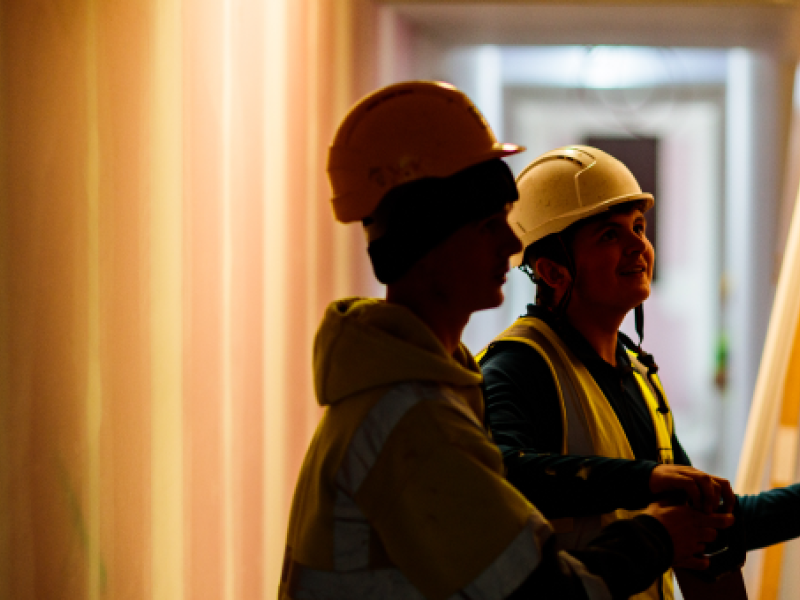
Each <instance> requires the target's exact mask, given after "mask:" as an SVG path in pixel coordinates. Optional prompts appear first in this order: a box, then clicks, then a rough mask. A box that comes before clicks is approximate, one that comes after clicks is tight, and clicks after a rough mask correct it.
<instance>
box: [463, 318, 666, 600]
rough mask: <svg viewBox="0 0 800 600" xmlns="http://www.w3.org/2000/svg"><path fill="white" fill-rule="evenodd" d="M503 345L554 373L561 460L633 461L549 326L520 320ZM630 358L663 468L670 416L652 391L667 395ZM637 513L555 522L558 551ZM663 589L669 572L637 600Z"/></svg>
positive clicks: (598, 396) (613, 421)
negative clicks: (527, 352) (525, 352)
mask: <svg viewBox="0 0 800 600" xmlns="http://www.w3.org/2000/svg"><path fill="white" fill-rule="evenodd" d="M500 341H503V342H519V343H523V344H526V345H528V346H531V347H532V348H534V349H535V350H536V351H537V352H538V353H539V355H540V356H541V357H542V358H544V360H545V362H546V363H547V365H548V367H549V368H550V371H551V372H552V374H553V379H554V381H555V384H556V390H557V391H558V396H559V399H560V401H561V402H560V404H561V425H562V431H563V438H562V443H561V452H562V454H565V455H567V454H568V455H574V456H604V457H607V458H625V459H630V460H634V459H635V456H634V454H633V450H631V446H630V442H629V441H628V437H627V436H626V435H625V431H624V429H623V428H622V425H621V424H620V422H619V419H618V418H617V415H616V413H615V412H614V409H613V408H612V407H611V405H610V404H609V402H608V399H607V398H606V397H605V394H603V391H602V390H601V389H600V387H599V386H598V385H597V382H596V381H595V380H594V378H593V377H592V375H591V374H590V373H589V371H588V369H587V368H586V366H585V365H584V364H583V363H582V362H581V361H580V360H579V359H578V358H577V357H576V356H575V355H574V354H573V353H572V351H571V350H570V349H569V348H568V347H567V346H566V345H565V344H564V342H563V341H562V340H561V338H560V337H559V336H558V335H557V334H556V333H555V332H554V331H553V330H552V329H551V328H550V327H549V326H548V325H547V324H546V323H544V322H543V321H542V320H540V319H537V318H534V317H521V318H519V319H517V320H516V321H515V322H514V324H513V325H511V327H509V328H508V329H506V330H505V331H503V332H502V333H501V334H500V335H498V336H497V337H496V338H495V340H494V341H493V342H492V344H490V346H489V348H491V347H492V345H493V344H495V343H497V342H500ZM489 348H487V350H488V349H489ZM487 350H484V351H483V352H482V353H480V354H479V355H478V356H477V358H478V359H479V360H480V359H481V358H482V357H483V356H484V354H485V353H486V351H487ZM628 354H629V356H630V359H631V364H632V365H633V367H634V372H633V374H634V377H635V378H636V381H637V383H638V384H639V387H640V389H641V391H642V396H643V397H644V399H645V401H646V402H647V408H648V409H649V412H650V416H651V417H652V419H653V428H654V430H655V433H656V443H657V444H658V454H659V462H660V463H664V464H671V463H672V462H673V454H672V431H673V421H672V413H671V412H667V413H666V414H663V413H661V412H659V410H658V401H657V396H656V393H655V390H654V389H653V388H652V385H657V386H658V388H659V391H660V392H661V395H662V397H663V398H664V401H665V402H666V394H664V391H663V388H662V387H661V383H660V381H659V380H658V377H657V376H655V375H654V376H653V378H652V379H653V381H652V382H651V380H650V379H649V378H648V377H647V368H646V367H645V366H644V365H642V364H641V363H640V362H639V361H638V360H637V358H636V355H635V353H633V352H630V351H629V352H628ZM639 512H641V511H629V510H622V509H620V510H615V511H613V512H610V513H607V514H604V515H592V516H588V517H577V518H563V519H554V520H551V521H550V523H551V524H552V525H553V527H554V529H555V531H556V537H557V539H558V542H559V545H560V546H561V547H562V548H564V549H566V550H572V549H580V548H584V547H586V545H587V544H588V543H589V542H590V541H591V540H592V539H593V538H595V537H596V536H597V534H598V533H599V532H600V530H601V529H602V528H603V527H605V526H606V525H608V524H609V523H612V522H614V521H616V520H617V519H629V518H631V517H633V516H635V515H636V514H638V513H639ZM662 586H663V591H664V595H663V598H664V600H672V599H673V578H672V571H671V570H670V571H667V573H665V574H664V578H663V583H662V584H661V585H659V582H658V581H657V582H656V583H654V584H653V585H652V586H651V587H650V588H649V589H647V590H646V591H644V592H642V593H641V594H637V595H636V596H633V598H635V599H637V600H644V599H648V600H657V599H659V598H661V594H660V593H659V588H660V587H662Z"/></svg>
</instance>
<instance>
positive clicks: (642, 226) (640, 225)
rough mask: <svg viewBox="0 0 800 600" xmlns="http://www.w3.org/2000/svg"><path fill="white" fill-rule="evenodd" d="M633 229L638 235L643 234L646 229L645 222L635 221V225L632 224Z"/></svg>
mask: <svg viewBox="0 0 800 600" xmlns="http://www.w3.org/2000/svg"><path fill="white" fill-rule="evenodd" d="M633 230H634V231H635V232H636V233H637V234H638V235H644V234H645V231H646V230H647V226H646V224H645V223H636V225H634V226H633Z"/></svg>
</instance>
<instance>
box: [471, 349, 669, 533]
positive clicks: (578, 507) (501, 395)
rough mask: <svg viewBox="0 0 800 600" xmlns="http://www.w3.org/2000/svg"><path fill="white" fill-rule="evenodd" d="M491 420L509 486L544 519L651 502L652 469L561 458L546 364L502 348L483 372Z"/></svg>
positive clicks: (555, 401)
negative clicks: (538, 511) (529, 502)
mask: <svg viewBox="0 0 800 600" xmlns="http://www.w3.org/2000/svg"><path fill="white" fill-rule="evenodd" d="M482 370H483V374H484V380H485V392H486V417H487V423H488V425H489V428H490V429H491V431H492V436H493V439H494V441H495V443H496V444H497V445H498V447H499V448H500V451H501V453H502V454H503V460H504V461H505V464H506V467H507V469H508V473H507V477H508V480H509V481H510V482H511V483H512V484H513V485H514V486H515V487H516V488H517V489H519V490H520V492H522V494H523V495H525V497H526V498H528V500H530V501H531V502H532V503H533V504H534V505H536V507H537V508H538V509H539V510H541V511H542V512H543V513H544V515H545V516H546V517H547V518H550V519H555V518H560V517H578V516H583V515H592V514H602V513H607V512H610V511H612V510H616V509H619V508H624V509H629V510H635V509H640V508H644V507H645V506H646V505H647V504H649V503H650V502H652V501H653V497H652V494H651V493H650V490H649V480H650V474H651V472H652V471H653V469H654V468H655V467H656V463H655V462H651V461H643V460H625V459H610V458H602V457H584V456H569V455H562V454H560V452H561V438H562V425H561V413H560V407H559V398H558V393H557V391H556V386H555V381H554V380H553V376H552V374H551V372H550V369H549V367H548V366H547V364H546V363H545V361H544V359H542V357H541V356H539V354H538V353H537V352H536V351H535V350H534V349H533V348H529V347H528V346H525V345H523V344H518V343H509V344H505V345H504V347H503V351H502V352H496V353H493V354H490V355H489V356H488V357H487V358H486V359H485V361H484V363H483V365H482Z"/></svg>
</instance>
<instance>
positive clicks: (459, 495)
mask: <svg viewBox="0 0 800 600" xmlns="http://www.w3.org/2000/svg"><path fill="white" fill-rule="evenodd" d="M521 150H522V148H520V147H519V146H515V145H513V144H501V143H498V142H497V140H496V139H495V137H494V134H493V133H492V132H491V130H490V129H489V127H488V125H487V124H486V122H485V120H484V119H483V117H482V116H481V115H480V113H479V112H478V110H477V109H476V108H475V106H474V105H473V104H472V103H471V102H470V100H469V99H468V98H467V97H466V96H465V95H464V94H463V93H461V92H459V91H458V90H456V89H455V88H453V87H452V86H450V85H448V84H442V83H434V82H407V83H400V84H395V85H391V86H388V87H386V88H383V89H381V90H378V91H377V92H375V93H373V94H371V95H369V96H367V97H366V98H364V99H363V100H361V101H360V102H359V103H357V104H356V105H355V106H354V107H353V109H351V111H350V113H349V114H348V115H347V117H346V118H345V119H344V121H343V122H342V124H341V125H340V127H339V129H338V131H337V133H336V136H335V138H334V141H333V144H332V147H331V150H330V155H329V161H328V172H329V177H330V180H331V184H332V188H333V194H334V196H333V200H332V203H333V209H334V213H335V215H336V217H337V219H338V220H339V221H342V222H353V221H361V222H362V223H363V225H364V228H365V230H366V234H367V239H368V243H369V246H368V253H369V255H370V258H371V261H372V265H373V268H374V271H375V274H376V277H377V278H378V280H379V281H381V282H383V283H385V284H386V286H387V287H386V299H385V300H378V299H370V298H346V299H342V300H338V301H336V302H333V303H332V304H331V305H330V306H329V307H328V309H327V311H326V313H325V315H324V317H323V320H322V323H321V324H320V327H319V330H318V332H317V335H316V339H315V342H314V357H313V365H314V385H315V391H316V395H317V399H318V401H319V403H320V404H321V405H322V406H324V407H325V413H324V415H323V417H322V419H321V421H320V423H319V426H318V428H317V431H316V433H315V435H314V437H313V439H312V441H311V444H310V446H309V449H308V452H307V454H306V457H305V460H304V463H303V466H302V469H301V472H300V476H299V479H298V483H297V488H296V490H295V495H294V499H293V503H292V511H291V515H290V520H289V528H288V534H287V546H286V552H285V557H284V565H283V572H282V577H281V583H280V588H279V598H280V599H281V600H288V599H290V598H293V599H297V600H300V599H303V598H314V599H340V598H341V599H345V598H347V599H356V600H357V599H362V598H363V599H367V598H370V599H372V598H381V599H394V598H397V599H420V598H431V599H435V600H438V599H445V598H464V599H466V598H483V599H486V600H491V599H497V600H500V599H502V598H531V597H536V598H563V599H567V600H569V599H573V598H575V599H578V598H581V599H583V598H626V597H628V596H629V595H631V594H633V593H636V592H638V591H640V590H643V589H645V588H647V587H648V586H649V585H650V584H651V583H652V582H653V581H654V580H655V579H656V578H657V577H658V576H659V575H660V574H661V573H663V572H664V571H665V570H666V568H667V567H668V566H669V564H671V563H672V562H673V561H674V560H684V559H689V558H690V557H691V556H692V555H693V554H696V553H697V552H698V551H700V550H701V549H702V548H703V545H704V544H705V543H707V542H709V541H711V540H712V539H713V538H714V537H715V536H716V529H718V528H721V527H725V526H728V525H730V523H731V522H732V517H731V516H730V515H705V514H703V513H701V512H698V511H695V510H693V509H691V508H688V507H686V506H665V505H661V504H653V505H651V506H649V507H648V508H647V509H646V511H645V513H644V514H642V515H641V516H638V517H636V518H635V519H632V520H627V521H624V522H620V523H616V524H614V525H613V526H611V527H609V528H607V529H605V530H604V531H603V532H601V533H600V535H599V536H598V537H597V538H596V539H595V540H594V541H593V542H592V543H591V544H589V545H588V546H587V547H586V548H585V549H583V550H581V551H579V552H574V553H571V554H567V553H565V552H560V551H558V550H557V549H556V547H555V544H554V537H553V530H552V527H551V526H550V525H549V524H548V522H547V521H546V520H545V519H544V518H543V517H542V516H541V514H540V513H539V512H538V511H537V509H536V508H534V507H533V506H532V505H531V504H530V503H529V502H528V501H527V500H525V498H524V497H523V496H522V495H521V494H520V493H519V492H518V491H517V490H516V489H514V487H513V486H511V485H510V484H509V483H508V482H507V481H506V480H505V478H504V477H503V464H502V458H501V455H500V453H499V451H498V450H497V447H496V446H495V445H494V444H493V443H492V441H491V438H490V435H489V433H488V431H487V429H486V426H485V423H484V410H483V397H482V391H481V384H482V376H481V374H480V371H479V369H478V367H477V364H476V363H475V361H474V359H473V357H472V356H471V355H470V353H469V351H468V350H467V349H466V347H465V346H464V345H463V344H462V343H461V342H460V337H461V332H462V330H463V328H464V326H465V325H466V323H467V321H468V319H469V317H470V315H471V314H472V313H473V312H475V311H477V310H481V309H484V308H489V307H493V306H497V305H499V304H500V303H501V302H502V299H503V295H502V292H501V286H502V284H503V282H504V281H505V276H506V273H507V271H508V260H509V257H510V256H512V255H513V254H515V253H516V252H518V251H519V250H520V249H521V246H520V242H519V240H518V238H517V237H516V236H515V235H514V233H513V231H512V230H511V228H510V227H509V224H508V220H507V215H508V211H509V209H510V207H511V205H512V203H513V202H514V201H515V200H516V199H517V189H516V186H515V184H514V180H513V176H512V175H511V172H510V170H509V168H508V167H507V166H506V164H505V163H504V162H503V161H502V160H500V159H501V157H503V156H508V155H510V154H514V153H516V152H519V151H521Z"/></svg>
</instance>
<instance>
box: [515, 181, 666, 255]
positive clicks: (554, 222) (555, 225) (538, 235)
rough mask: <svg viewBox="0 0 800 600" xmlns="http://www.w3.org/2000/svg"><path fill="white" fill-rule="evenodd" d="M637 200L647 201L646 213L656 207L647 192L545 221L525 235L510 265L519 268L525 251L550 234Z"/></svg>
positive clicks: (614, 199) (580, 209) (607, 201)
mask: <svg viewBox="0 0 800 600" xmlns="http://www.w3.org/2000/svg"><path fill="white" fill-rule="evenodd" d="M637 200H645V201H646V206H645V209H644V211H642V212H647V211H648V210H650V209H651V208H653V206H654V205H655V198H653V195H652V194H648V193H646V192H642V193H640V194H629V195H627V196H619V197H617V198H611V199H610V200H606V201H605V202H601V203H599V204H595V205H593V206H591V207H588V208H583V207H582V208H579V209H577V210H573V211H571V212H568V213H565V214H563V215H559V216H558V217H556V218H554V219H550V220H549V221H545V222H544V223H542V224H541V225H539V226H538V227H537V228H536V229H532V230H531V231H528V232H526V233H525V234H524V235H522V236H521V237H520V241H521V242H522V250H521V251H520V252H518V253H517V254H515V255H514V256H512V257H511V259H510V264H511V267H512V268H513V267H519V266H520V265H521V264H522V259H523V257H524V256H525V250H527V249H528V246H530V245H531V244H533V243H534V242H537V241H539V240H541V239H543V238H545V237H547V236H548V235H550V234H553V233H559V232H561V231H564V230H565V229H566V228H567V227H569V226H570V225H573V224H575V223H577V222H579V221H582V220H583V219H588V218H589V217H593V216H594V215H597V214H600V213H602V212H605V211H607V210H609V209H610V208H611V207H612V206H616V205H618V204H624V203H626V202H636V201H637Z"/></svg>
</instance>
